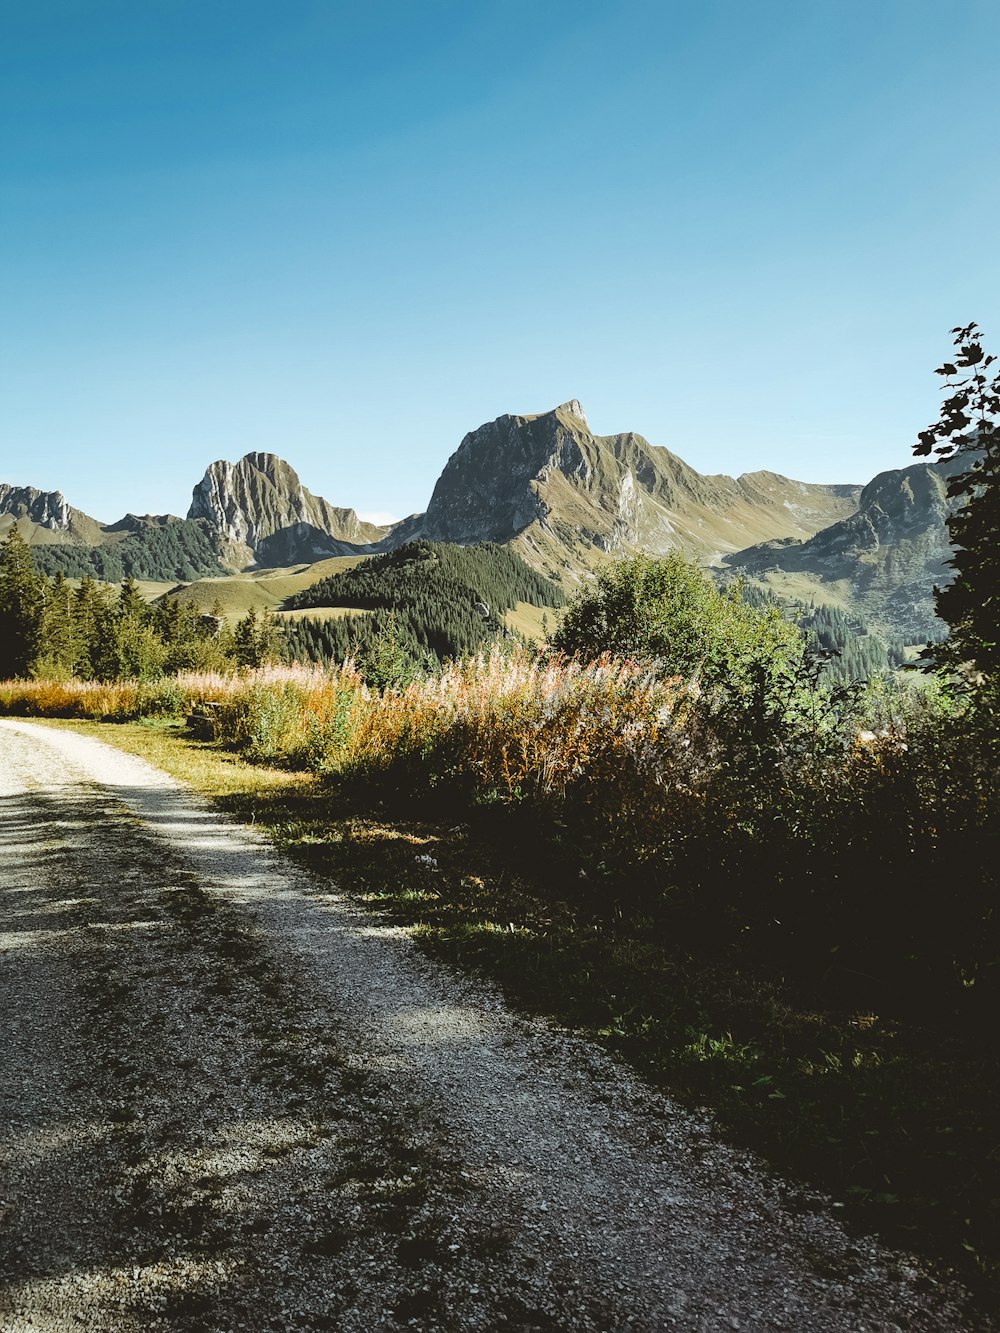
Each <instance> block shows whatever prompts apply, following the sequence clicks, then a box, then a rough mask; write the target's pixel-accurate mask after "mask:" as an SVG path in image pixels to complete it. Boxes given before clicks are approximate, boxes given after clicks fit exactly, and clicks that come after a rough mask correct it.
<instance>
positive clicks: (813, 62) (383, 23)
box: [0, 0, 1000, 520]
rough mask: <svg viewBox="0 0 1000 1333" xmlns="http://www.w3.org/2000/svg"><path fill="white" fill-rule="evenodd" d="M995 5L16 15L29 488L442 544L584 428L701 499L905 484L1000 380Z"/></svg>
mask: <svg viewBox="0 0 1000 1333" xmlns="http://www.w3.org/2000/svg"><path fill="white" fill-rule="evenodd" d="M998 50H1000V4H998V3H997V0H963V3H961V4H956V3H954V0H934V2H933V3H931V2H929V0H684V2H683V3H680V2H678V0H656V2H652V0H651V2H648V3H647V2H646V0H523V2H522V0H492V2H491V0H478V2H476V0H397V2H395V3H389V2H387V0H366V3H364V4H362V3H359V2H356V0H351V3H338V2H337V0H324V2H323V3H320V2H319V0H280V3H279V0H0V481H7V482H12V483H16V484H30V485H35V486H38V487H42V488H44V489H60V490H62V491H63V493H64V494H65V496H66V498H67V499H68V500H69V501H70V503H72V504H75V505H76V506H77V507H79V508H81V509H84V510H86V511H87V512H89V513H92V514H94V515H95V516H96V517H98V518H101V519H104V520H113V519H115V518H117V517H119V516H120V515H121V514H122V513H124V512H125V511H126V510H133V511H136V512H146V511H164V510H169V511H171V512H175V513H184V512H186V509H187V505H188V503H189V500H190V492H191V487H192V486H193V485H194V483H195V482H196V481H197V480H198V479H199V478H200V477H201V475H202V473H203V472H204V469H205V467H206V466H207V464H208V463H209V462H211V461H212V460H213V459H216V458H229V459H233V460H235V459H236V458H238V457H239V456H241V455H242V454H243V453H245V452H247V451H248V450H251V449H267V450H271V451H273V452H276V453H279V454H281V455H282V456H283V457H285V458H286V459H287V460H288V461H289V462H290V463H291V464H292V465H293V466H294V467H295V468H296V469H297V470H298V472H299V474H300V475H301V477H302V480H303V481H304V483H305V484H306V485H307V486H308V487H309V488H310V489H311V490H313V491H315V492H317V493H318V494H321V495H324V496H326V498H327V499H328V500H330V501H331V502H333V503H335V504H343V505H351V506H353V507H355V508H357V509H359V510H361V511H363V512H374V511H387V512H389V513H391V514H392V515H394V516H402V515H403V514H406V513H409V512H412V511H414V510H419V509H422V508H423V507H424V506H425V505H426V502H427V499H428V497H429V495H430V491H431V488H432V486H433V483H434V481H435V480H436V478H437V476H438V474H439V473H440V470H441V468H442V467H443V465H444V463H445V461H446V460H447V458H448V456H449V455H450V454H451V453H452V452H453V450H454V449H455V448H456V446H457V445H458V443H459V441H460V440H461V438H462V436H463V435H464V434H465V432H466V431H468V430H470V429H473V428H474V427H476V426H477V425H479V424H480V423H482V422H484V421H488V420H491V419H492V418H494V417H496V416H498V415H500V414H501V413H503V412H532V411H540V410H544V409H547V408H550V407H554V406H555V405H556V404H558V403H560V402H562V401H564V400H565V399H568V398H571V397H577V398H579V399H580V400H581V401H582V403H583V404H584V407H585V408H586V410H587V412H588V415H589V418H590V423H591V426H592V428H593V429H594V430H595V431H596V432H598V433H612V432H616V431H620V430H635V431H638V432H639V433H641V434H643V435H645V436H646V437H647V438H648V439H650V440H651V441H652V442H653V443H655V444H664V445H667V446H668V447H669V448H671V449H673V450H674V451H675V452H676V453H679V454H680V455H681V456H682V457H683V458H684V459H686V460H687V461H688V462H689V463H691V464H692V465H693V466H695V467H696V468H698V469H699V470H700V471H703V472H729V473H739V472H741V471H750V470H755V469H757V468H771V469H773V470H775V471H779V472H784V473H786V474H787V475H790V476H793V477H797V478H800V479H804V480H813V481H867V480H868V479H869V478H870V477H871V476H872V475H873V474H874V473H875V472H877V471H879V470H881V469H884V468H887V467H901V466H906V465H907V464H908V463H909V462H911V461H912V459H911V456H910V445H911V443H912V440H913V438H914V436H915V433H916V431H917V430H918V429H919V428H922V427H923V426H925V425H926V424H927V423H928V421H929V420H931V419H932V418H933V416H934V414H935V413H936V408H937V405H938V402H939V399H940V394H939V393H938V389H937V381H936V379H935V377H934V375H933V373H932V372H933V368H934V366H936V365H938V364H940V362H941V361H942V360H943V359H944V358H945V356H946V354H947V352H948V350H949V346H950V343H949V337H948V330H949V329H950V328H951V327H952V326H953V325H955V324H959V323H965V322H967V321H969V320H976V321H978V323H979V324H980V326H981V327H982V328H983V329H984V330H985V334H986V343H987V346H988V349H989V350H993V351H1000V259H998V254H1000V249H998V246H997V219H998V217H1000V171H998V161H997V158H998V143H1000V133H998V130H1000V114H998V112H1000V80H998V79H997V77H996V65H997V51H998Z"/></svg>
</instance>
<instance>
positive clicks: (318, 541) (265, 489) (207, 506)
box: [188, 453, 389, 565]
mask: <svg viewBox="0 0 1000 1333" xmlns="http://www.w3.org/2000/svg"><path fill="white" fill-rule="evenodd" d="M188 518H202V519H207V520H208V522H210V523H211V524H212V525H213V527H214V528H215V529H216V530H217V531H218V532H219V534H220V536H221V538H222V540H223V542H224V543H225V544H226V545H227V546H228V548H229V553H230V555H231V556H233V557H234V560H235V563H237V564H249V563H252V562H253V561H254V560H256V561H257V563H259V564H268V565H276V564H292V563H296V562H299V561H308V560H319V559H321V558H323V557H325V556H330V555H345V554H350V553H352V552H354V551H357V550H358V549H359V548H361V549H370V548H371V547H372V546H373V545H374V544H375V543H376V542H378V541H380V540H381V539H382V538H383V537H385V536H386V534H387V533H388V531H389V529H388V528H379V527H376V526H374V524H371V523H363V522H362V521H361V520H360V519H359V518H358V516H357V514H356V513H355V512H354V510H353V509H338V508H336V507H335V506H334V505H331V504H328V503H327V501H326V500H324V499H322V498H321V497H320V496H317V495H313V494H311V493H310V492H309V491H307V490H306V488H305V487H304V486H303V485H302V483H301V482H300V481H299V478H298V474H297V473H296V472H295V471H294V469H293V468H291V467H289V465H288V464H287V463H286V462H284V461H283V460H282V459H280V458H278V457H277V456H276V455H274V454H266V453H252V454H246V455H245V456H244V457H243V458H241V459H240V461H239V462H238V463H235V464H234V463H227V462H225V461H220V462H217V463H213V464H212V465H211V466H210V467H209V469H208V471H207V472H206V473H205V476H204V477H203V479H202V480H201V481H200V482H199V483H198V485H197V486H196V487H195V488H194V493H193V495H192V498H191V507H190V509H189V510H188ZM241 557H242V558H241Z"/></svg>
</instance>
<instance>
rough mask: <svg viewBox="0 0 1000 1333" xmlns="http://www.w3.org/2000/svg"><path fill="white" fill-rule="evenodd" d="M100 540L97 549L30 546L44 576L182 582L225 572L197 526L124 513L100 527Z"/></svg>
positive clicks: (211, 539)
mask: <svg viewBox="0 0 1000 1333" xmlns="http://www.w3.org/2000/svg"><path fill="white" fill-rule="evenodd" d="M119 534H124V535H119ZM103 536H104V540H103V542H102V543H101V545H99V546H96V545H95V546H82V545H58V546H56V545H49V544H46V545H36V546H34V547H33V548H32V556H33V558H34V561H35V565H36V567H37V568H38V569H39V570H41V571H42V572H43V573H45V574H56V573H63V574H65V575H66V576H67V578H84V577H86V576H88V575H89V576H90V577H91V578H94V579H102V580H105V581H107V582H109V583H118V582H120V581H121V580H122V579H124V578H128V577H131V578H134V579H149V580H154V581H157V582H176V581H177V580H182V581H184V582H188V581H190V580H191V579H197V578H202V577H205V576H206V575H212V574H224V573H225V572H226V571H225V569H224V568H223V566H222V564H221V563H220V561H219V550H218V544H217V541H216V537H215V533H214V532H213V530H212V529H211V528H210V527H209V526H208V525H207V524H205V523H203V522H195V521H193V520H191V519H183V518H162V519H160V518H155V519H137V518H135V517H134V516H132V515H129V516H128V517H127V518H124V519H122V521H121V523H119V524H115V525H114V527H113V528H106V529H104V530H103Z"/></svg>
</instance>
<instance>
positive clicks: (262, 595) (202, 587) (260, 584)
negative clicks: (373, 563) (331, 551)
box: [175, 556, 365, 620]
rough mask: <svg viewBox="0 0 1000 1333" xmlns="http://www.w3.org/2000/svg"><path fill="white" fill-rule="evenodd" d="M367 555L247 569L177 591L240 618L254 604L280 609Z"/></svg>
mask: <svg viewBox="0 0 1000 1333" xmlns="http://www.w3.org/2000/svg"><path fill="white" fill-rule="evenodd" d="M364 558H365V557H364V556H332V557H330V558H329V559H327V560H318V561H317V562H316V563H315V564H302V565H289V566H286V567H284V568H279V569H260V570H246V571H244V572H243V573H241V574H228V575H225V576H224V577H218V578H203V579H196V580H195V581H194V582H192V583H189V584H188V585H187V586H186V587H184V588H178V589H175V592H176V595H177V596H178V597H179V598H180V600H181V601H182V602H197V603H198V605H199V606H202V607H204V608H205V609H206V610H207V609H208V608H209V607H211V606H214V605H215V604H216V603H218V604H219V605H220V606H221V607H222V611H223V614H224V615H225V616H226V618H227V619H229V620H239V619H240V618H241V617H242V616H245V615H246V613H247V612H248V611H249V610H250V608H251V607H253V608H254V610H256V611H277V610H279V608H281V607H282V606H283V604H284V602H285V601H286V599H287V598H289V597H293V596H294V595H295V594H296V593H300V592H303V591H304V590H305V589H307V588H310V587H312V586H313V585H314V584H315V583H316V582H317V581H318V580H321V579H325V578H329V577H330V576H331V575H333V574H338V573H343V572H344V571H346V570H349V569H353V568H354V567H355V565H358V564H360V563H361V561H362V560H363V559H364Z"/></svg>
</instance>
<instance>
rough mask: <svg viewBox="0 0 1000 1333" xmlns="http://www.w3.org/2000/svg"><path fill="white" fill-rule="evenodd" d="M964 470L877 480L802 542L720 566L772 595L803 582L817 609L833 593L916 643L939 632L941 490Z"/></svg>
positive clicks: (952, 463)
mask: <svg viewBox="0 0 1000 1333" xmlns="http://www.w3.org/2000/svg"><path fill="white" fill-rule="evenodd" d="M968 465H969V459H968V458H953V459H949V460H947V461H946V462H943V463H915V464H913V465H912V466H911V467H907V468H897V469H894V470H892V471H890V472H880V473H879V474H878V476H876V477H874V478H873V479H872V480H871V481H870V482H869V483H868V485H867V486H866V487H865V488H864V490H863V491H862V492H861V497H860V499H859V501H858V509H857V512H856V513H855V514H852V515H851V516H850V517H848V518H846V519H843V520H841V521H840V522H839V523H834V524H831V525H830V526H829V527H827V528H824V529H822V530H821V531H820V532H818V533H816V534H815V536H813V537H811V538H810V539H809V540H807V541H783V542H766V543H763V544H760V545H756V546H752V547H750V548H749V549H748V550H745V551H739V552H737V553H736V554H735V555H732V556H729V557H727V558H726V561H725V563H726V564H727V565H729V566H730V567H731V568H733V569H736V570H739V571H741V572H743V573H744V574H747V575H749V576H751V577H754V578H757V579H759V580H761V581H762V582H765V583H768V584H770V585H771V586H772V587H775V588H777V589H780V588H781V587H782V586H783V585H784V586H790V580H791V579H797V580H799V588H800V592H804V590H805V588H806V586H808V585H807V583H804V582H803V580H806V581H809V582H811V583H812V584H813V585H814V591H813V595H814V596H815V598H816V600H817V601H825V600H835V597H832V596H831V585H836V587H834V588H833V593H834V594H835V595H838V596H843V597H845V598H846V599H847V601H848V602H849V604H850V605H851V607H852V608H853V609H855V610H856V611H857V612H858V614H860V615H862V616H863V617H864V618H865V619H867V620H870V621H871V622H873V623H874V624H876V625H878V626H879V627H880V628H882V629H884V630H886V631H888V632H890V633H892V634H896V635H899V636H901V637H902V638H903V640H904V642H913V643H916V642H920V641H922V640H923V639H924V638H926V637H928V636H929V635H930V634H934V633H940V630H941V625H940V622H937V621H936V619H935V615H934V600H933V595H934V587H935V585H938V586H941V585H943V584H946V583H947V582H948V581H949V579H950V578H951V576H952V573H951V570H950V568H949V567H948V564H947V562H948V560H949V559H950V557H951V552H952V547H951V542H950V539H949V534H948V529H947V526H946V523H947V518H948V515H949V513H951V512H952V510H953V508H954V505H955V502H954V501H950V500H949V499H948V496H947V489H948V482H949V480H950V478H951V477H952V476H953V475H955V474H956V473H959V472H963V471H965V469H966V468H967V467H968ZM824 588H825V589H826V591H825V592H824Z"/></svg>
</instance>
